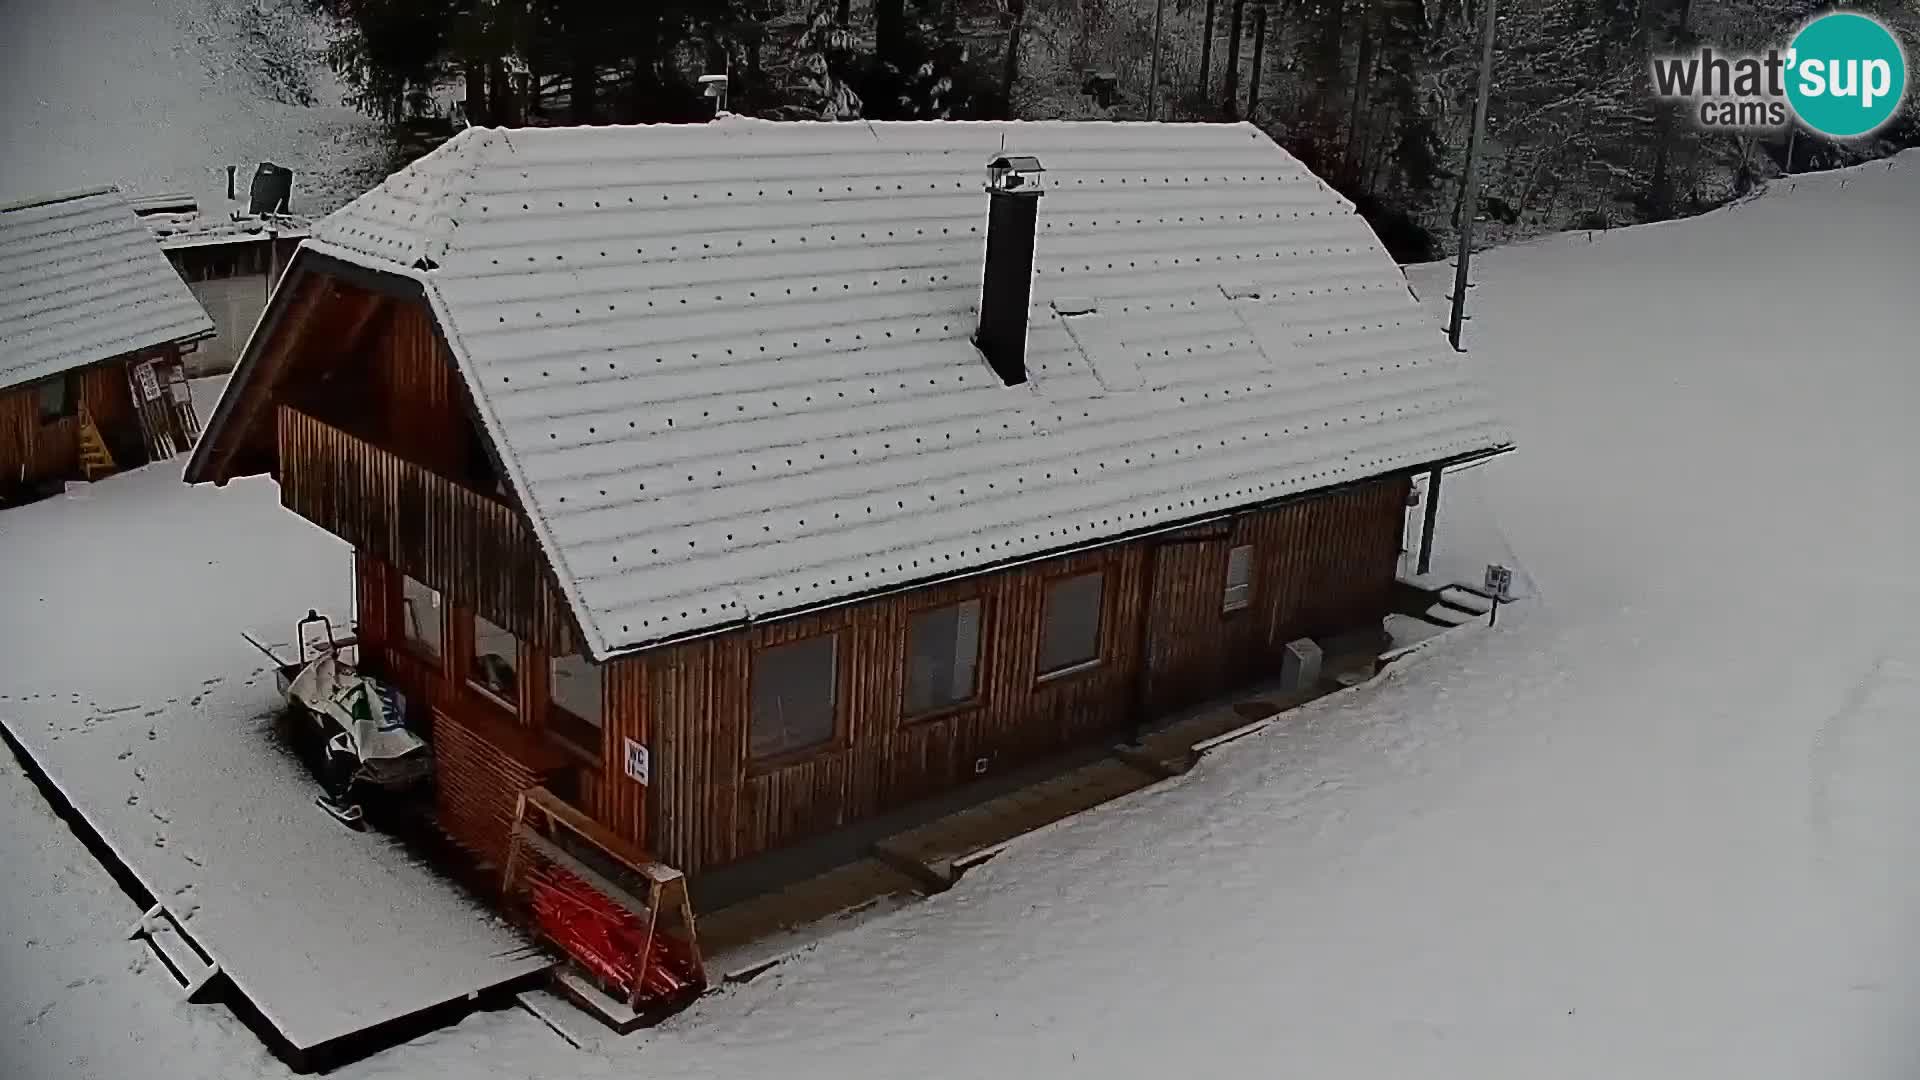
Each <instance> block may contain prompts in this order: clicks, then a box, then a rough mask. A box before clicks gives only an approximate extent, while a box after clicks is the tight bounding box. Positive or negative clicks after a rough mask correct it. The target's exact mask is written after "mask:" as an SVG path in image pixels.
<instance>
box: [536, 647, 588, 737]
mask: <svg viewBox="0 0 1920 1080" xmlns="http://www.w3.org/2000/svg"><path fill="white" fill-rule="evenodd" d="M547 693H548V696H549V697H551V698H552V699H553V703H554V704H555V705H558V706H560V707H561V708H562V709H565V710H566V711H567V712H569V713H571V714H573V715H574V716H575V717H577V718H579V719H581V720H585V721H586V722H587V723H589V724H592V725H593V726H594V727H596V728H597V727H599V726H600V723H601V720H600V715H601V713H600V709H601V705H600V669H599V668H598V667H595V666H594V664H593V662H592V661H590V660H588V659H587V658H586V657H584V656H556V657H554V658H553V661H552V665H551V672H550V673H549V677H548V680H547ZM594 741H595V743H596V744H597V743H598V742H599V740H597V739H596V740H594Z"/></svg>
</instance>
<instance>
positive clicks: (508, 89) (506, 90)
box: [487, 60, 520, 127]
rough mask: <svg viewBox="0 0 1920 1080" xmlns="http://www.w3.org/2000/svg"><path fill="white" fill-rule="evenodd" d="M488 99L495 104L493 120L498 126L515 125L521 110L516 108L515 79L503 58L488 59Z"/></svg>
mask: <svg viewBox="0 0 1920 1080" xmlns="http://www.w3.org/2000/svg"><path fill="white" fill-rule="evenodd" d="M487 99H488V100H489V101H490V102H491V103H492V105H493V122H494V124H495V125H496V126H498V127H514V126H515V125H516V124H517V123H518V119H519V112H520V110H518V109H516V108H514V105H515V102H514V100H513V80H512V77H511V76H510V75H509V73H508V72H507V65H506V63H505V62H504V61H501V60H489V61H487Z"/></svg>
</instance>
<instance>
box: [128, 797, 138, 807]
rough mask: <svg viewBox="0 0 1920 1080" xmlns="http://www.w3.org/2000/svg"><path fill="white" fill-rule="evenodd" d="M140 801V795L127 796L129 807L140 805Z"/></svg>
mask: <svg viewBox="0 0 1920 1080" xmlns="http://www.w3.org/2000/svg"><path fill="white" fill-rule="evenodd" d="M139 801H140V796H138V795H129V796H127V805H128V806H133V805H136V804H137V803H139Z"/></svg>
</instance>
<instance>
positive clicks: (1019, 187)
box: [973, 154, 1045, 386]
mask: <svg viewBox="0 0 1920 1080" xmlns="http://www.w3.org/2000/svg"><path fill="white" fill-rule="evenodd" d="M1043 171H1045V170H1043V169H1042V168H1041V166H1040V159H1039V158H1037V157H1031V156H1025V155H1009V154H1001V155H999V156H998V157H995V158H994V159H993V160H991V161H989V162H987V258H986V265H985V269H984V271H983V272H982V276H981V282H980V325H979V328H978V329H977V330H976V331H975V333H974V336H973V343H974V345H975V346H977V347H978V348H979V349H980V352H981V355H983V356H985V357H986V358H987V364H988V366H990V367H992V368H993V370H994V373H995V374H996V375H999V376H1000V381H1001V382H1002V383H1005V384H1006V385H1008V386H1019V385H1020V384H1022V383H1024V382H1026V381H1027V306H1028V304H1029V303H1030V302H1031V301H1032V299H1033V238H1034V232H1035V230H1036V226H1037V225H1038V223H1039V219H1040V194H1041V189H1040V174H1041V173H1042V172H1043Z"/></svg>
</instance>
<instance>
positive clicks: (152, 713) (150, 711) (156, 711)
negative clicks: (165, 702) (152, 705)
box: [140, 709, 166, 717]
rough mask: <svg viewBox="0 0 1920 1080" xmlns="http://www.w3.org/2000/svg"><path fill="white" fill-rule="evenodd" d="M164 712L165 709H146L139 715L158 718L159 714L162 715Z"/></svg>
mask: <svg viewBox="0 0 1920 1080" xmlns="http://www.w3.org/2000/svg"><path fill="white" fill-rule="evenodd" d="M165 711H166V710H165V709H148V710H147V711H146V712H143V713H141V714H140V715H141V716H149V717H151V716H159V715H160V714H161V713H163V712H165Z"/></svg>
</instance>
